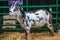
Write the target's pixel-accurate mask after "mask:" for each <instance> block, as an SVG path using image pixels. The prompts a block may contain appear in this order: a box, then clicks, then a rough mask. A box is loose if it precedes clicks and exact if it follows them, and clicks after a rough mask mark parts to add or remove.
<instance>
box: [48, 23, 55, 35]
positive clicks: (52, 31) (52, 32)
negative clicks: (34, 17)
mask: <svg viewBox="0 0 60 40" xmlns="http://www.w3.org/2000/svg"><path fill="white" fill-rule="evenodd" d="M47 27H48V28H49V29H50V34H51V35H52V36H54V28H53V26H52V25H51V24H48V25H47Z"/></svg>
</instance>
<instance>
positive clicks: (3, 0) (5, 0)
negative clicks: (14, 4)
mask: <svg viewBox="0 0 60 40" xmlns="http://www.w3.org/2000/svg"><path fill="white" fill-rule="evenodd" d="M0 1H8V0H0Z"/></svg>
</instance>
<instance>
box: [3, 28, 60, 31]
mask: <svg viewBox="0 0 60 40" xmlns="http://www.w3.org/2000/svg"><path fill="white" fill-rule="evenodd" d="M3 30H4V31H12V30H15V31H20V30H24V29H23V28H16V29H3ZM31 30H50V29H48V28H31ZM54 30H60V28H58V29H57V28H54Z"/></svg>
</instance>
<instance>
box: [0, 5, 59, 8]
mask: <svg viewBox="0 0 60 40" xmlns="http://www.w3.org/2000/svg"><path fill="white" fill-rule="evenodd" d="M58 6H60V5H58ZM9 7H10V6H0V8H9ZM22 7H23V8H38V7H56V5H33V6H22Z"/></svg>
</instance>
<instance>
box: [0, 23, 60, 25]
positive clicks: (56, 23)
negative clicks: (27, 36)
mask: <svg viewBox="0 0 60 40" xmlns="http://www.w3.org/2000/svg"><path fill="white" fill-rule="evenodd" d="M0 25H2V26H21V25H20V24H5V25H4V24H0ZM52 25H53V26H56V25H60V24H58V23H55V24H52Z"/></svg>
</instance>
